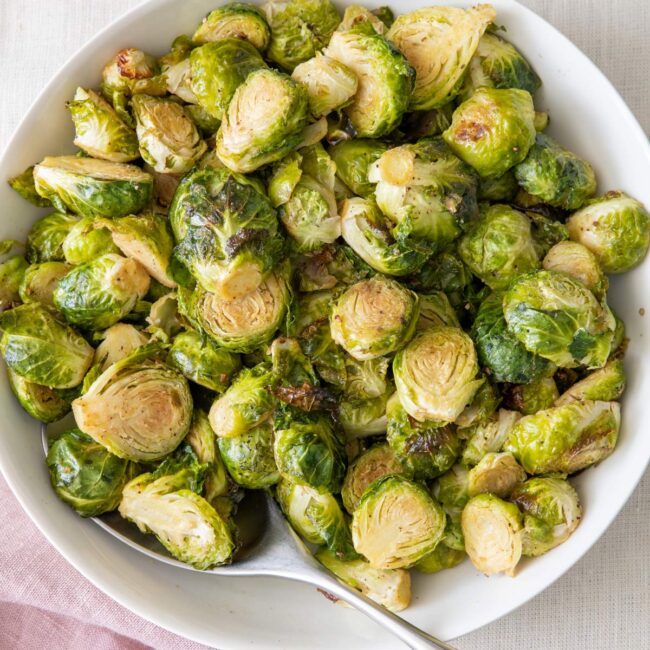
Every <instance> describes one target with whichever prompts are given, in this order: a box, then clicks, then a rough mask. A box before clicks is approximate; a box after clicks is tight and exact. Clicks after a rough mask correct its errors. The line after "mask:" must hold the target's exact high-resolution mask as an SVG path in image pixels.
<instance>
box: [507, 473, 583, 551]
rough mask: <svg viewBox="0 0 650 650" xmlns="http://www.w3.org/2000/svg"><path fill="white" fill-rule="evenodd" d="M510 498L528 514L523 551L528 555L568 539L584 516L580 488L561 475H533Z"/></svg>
mask: <svg viewBox="0 0 650 650" xmlns="http://www.w3.org/2000/svg"><path fill="white" fill-rule="evenodd" d="M510 499H511V500H512V501H514V503H516V504H517V505H518V506H519V509H520V510H521V511H522V514H523V516H524V533H523V554H524V555H527V556H528V557H536V556H538V555H542V554H543V553H546V552H547V551H550V550H551V549H552V548H555V547H556V546H558V545H559V544H562V542H565V541H566V540H567V539H568V538H569V536H570V535H571V533H573V531H574V530H575V529H576V528H577V527H578V524H579V523H580V519H581V517H582V509H581V508H580V502H579V500H578V495H577V493H576V491H575V490H574V489H573V487H572V486H571V484H570V483H569V482H568V481H565V480H563V479H560V478H551V477H549V478H531V479H529V480H528V481H526V482H525V483H523V484H522V485H520V486H519V487H517V488H516V489H515V491H514V492H513V493H512V494H511V495H510Z"/></svg>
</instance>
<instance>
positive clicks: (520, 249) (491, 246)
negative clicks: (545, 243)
mask: <svg viewBox="0 0 650 650" xmlns="http://www.w3.org/2000/svg"><path fill="white" fill-rule="evenodd" d="M458 254H459V255H460V257H461V259H462V260H463V262H465V264H467V266H468V267H469V268H470V269H471V271H472V273H474V275H476V276H477V277H479V278H480V279H481V280H482V281H483V282H485V284H487V285H488V287H490V289H493V290H495V291H497V290H501V289H507V288H508V287H509V286H510V283H511V282H512V280H514V279H515V278H516V277H518V276H519V275H521V274H522V273H526V272H527V271H532V270H533V269H537V268H539V266H540V263H539V258H538V256H537V251H536V249H535V244H534V242H533V237H532V233H531V228H530V220H529V219H528V217H527V216H526V215H525V214H523V213H522V212H519V211H518V210H515V209H513V208H511V207H510V206H507V205H491V206H488V207H486V208H484V209H482V210H481V215H480V217H479V219H478V220H477V221H474V222H473V223H472V224H470V226H469V228H468V231H467V232H466V233H465V235H464V236H463V237H462V239H461V240H460V242H459V244H458Z"/></svg>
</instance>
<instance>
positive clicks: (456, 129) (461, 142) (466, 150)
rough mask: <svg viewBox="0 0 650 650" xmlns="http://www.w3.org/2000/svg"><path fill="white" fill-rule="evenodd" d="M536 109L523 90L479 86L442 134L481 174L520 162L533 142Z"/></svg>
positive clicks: (502, 170)
mask: <svg viewBox="0 0 650 650" xmlns="http://www.w3.org/2000/svg"><path fill="white" fill-rule="evenodd" d="M534 118H535V109H534V108H533V99H532V97H531V96H530V93H528V92H527V91H525V90H517V89H504V90H499V89H496V88H479V89H478V90H477V91H476V92H475V93H474V94H473V95H472V96H471V97H470V98H469V99H468V100H467V101H465V102H463V103H462V104H461V105H460V106H459V107H458V108H457V109H456V110H455V111H454V118H453V120H452V123H451V126H450V127H449V128H448V129H447V130H446V131H445V132H444V133H443V134H442V137H443V138H444V139H445V141H446V142H447V144H448V145H449V146H450V147H451V149H452V151H453V152H454V153H455V154H456V155H457V156H458V157H459V158H461V159H462V160H464V161H465V162H466V163H467V164H468V165H471V166H472V167H473V168H474V169H475V170H476V171H477V172H478V173H479V175H480V176H481V177H483V178H498V177H499V176H502V175H503V174H505V173H506V172H507V171H508V170H509V169H510V168H511V167H513V166H514V165H517V164H518V163H520V162H522V161H523V160H524V158H526V155H527V154H528V150H529V149H530V148H531V147H532V146H533V144H534V143H535V124H534Z"/></svg>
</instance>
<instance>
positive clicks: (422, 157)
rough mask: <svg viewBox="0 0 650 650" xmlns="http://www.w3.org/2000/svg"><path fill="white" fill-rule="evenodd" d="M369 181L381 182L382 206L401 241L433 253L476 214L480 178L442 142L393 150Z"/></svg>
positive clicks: (378, 195) (379, 200)
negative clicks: (477, 189)
mask: <svg viewBox="0 0 650 650" xmlns="http://www.w3.org/2000/svg"><path fill="white" fill-rule="evenodd" d="M368 178H369V179H370V180H371V181H373V182H376V183H377V187H376V190H375V196H376V198H377V205H378V206H379V207H380V209H381V211H382V212H383V213H384V214H385V215H386V216H387V217H389V218H390V219H391V221H393V222H394V223H395V224H396V226H395V229H394V230H393V234H394V235H395V237H396V239H397V240H398V241H400V242H409V243H411V244H415V246H414V247H417V245H418V244H419V246H421V247H423V250H425V251H427V252H429V253H437V252H439V251H441V250H442V249H443V248H445V247H446V246H447V244H449V243H450V242H451V241H453V240H454V239H456V237H458V235H460V233H461V229H460V227H461V226H462V225H463V224H465V223H466V222H468V221H470V220H472V219H474V218H475V217H476V215H477V204H476V188H477V186H478V178H477V176H476V174H475V173H474V172H473V171H472V169H471V168H470V167H468V166H467V165H466V164H465V163H463V162H462V161H460V160H459V159H458V158H456V156H454V155H453V154H452V152H451V151H450V149H449V147H447V145H446V144H445V143H444V142H443V141H442V139H441V138H433V139H425V140H420V141H419V142H417V143H415V144H406V145H402V146H400V147H395V148H394V149H389V150H388V151H387V152H386V153H384V154H383V155H382V157H381V158H380V159H379V160H378V161H377V162H375V163H373V165H372V167H371V168H370V171H369V173H368Z"/></svg>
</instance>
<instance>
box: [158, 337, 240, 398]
mask: <svg viewBox="0 0 650 650" xmlns="http://www.w3.org/2000/svg"><path fill="white" fill-rule="evenodd" d="M167 363H168V364H169V365H170V366H172V367H173V368H176V369H178V370H180V371H181V372H182V373H183V374H184V375H185V377H187V378H188V379H189V380H190V381H193V382H195V383H197V384H199V385H201V386H205V387H206V388H209V389H210V390H213V391H215V392H216V393H223V391H225V390H226V388H227V387H228V386H229V385H230V382H231V380H232V378H233V376H234V375H235V374H236V373H237V372H238V371H239V369H240V368H241V361H240V359H239V355H237V354H234V353H233V352H229V351H228V350H224V349H222V348H220V347H219V346H217V345H215V343H214V342H213V341H211V340H210V339H208V338H206V337H204V336H201V335H200V334H198V333H197V332H193V331H191V330H190V331H187V332H182V333H181V334H179V335H178V336H176V338H174V342H173V344H172V347H171V348H170V350H169V356H168V357H167Z"/></svg>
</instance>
